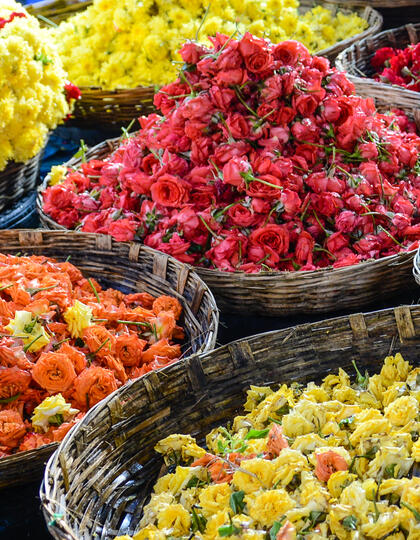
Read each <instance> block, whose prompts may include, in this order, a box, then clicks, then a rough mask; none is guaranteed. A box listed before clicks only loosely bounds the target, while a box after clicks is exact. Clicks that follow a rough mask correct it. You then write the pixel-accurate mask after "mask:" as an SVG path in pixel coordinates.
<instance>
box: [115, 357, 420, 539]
mask: <svg viewBox="0 0 420 540" xmlns="http://www.w3.org/2000/svg"><path fill="white" fill-rule="evenodd" d="M355 368H356V373H357V377H356V380H355V381H353V382H352V381H351V380H350V377H349V376H348V374H347V373H346V372H345V371H344V370H343V369H340V370H339V371H338V373H337V374H330V375H328V376H327V377H326V378H325V379H324V381H323V383H322V384H321V385H316V384H314V383H313V382H310V383H309V384H307V385H306V386H303V385H298V384H296V383H294V384H292V385H290V386H287V385H285V384H283V385H282V386H281V387H280V388H279V389H278V390H272V389H271V388H270V387H257V386H251V388H250V390H248V399H247V401H246V403H245V406H244V408H245V411H246V414H245V415H244V416H237V417H236V418H235V419H234V421H233V423H232V425H231V427H230V428H229V429H226V428H225V427H218V428H216V429H214V430H213V431H211V432H210V433H209V435H207V438H206V446H207V449H204V448H201V447H199V446H198V445H197V444H196V441H195V439H194V438H193V437H191V436H189V435H170V436H169V437H166V439H163V440H161V441H160V442H159V443H158V444H157V445H156V446H155V450H156V451H157V452H159V453H160V454H163V456H164V459H165V463H166V464H167V465H171V466H172V467H171V472H170V473H169V474H166V475H164V476H162V477H160V478H159V479H158V480H157V482H156V484H155V486H154V491H153V493H152V495H151V498H150V502H149V503H148V504H147V505H146V506H145V507H144V509H143V516H142V519H141V521H140V525H139V526H140V529H139V530H138V531H137V532H136V533H135V534H134V535H133V537H131V536H127V535H126V536H120V537H118V538H117V540H165V539H167V538H171V539H173V540H175V539H179V540H181V539H187V538H188V539H190V540H220V539H221V538H223V537H229V538H232V539H235V540H236V539H238V540H239V539H242V540H266V539H267V538H271V539H275V538H277V539H281V540H299V539H304V538H306V539H308V540H322V539H323V538H326V539H328V538H330V539H331V538H338V539H339V540H355V539H357V538H359V539H366V540H370V539H376V540H380V539H382V540H383V539H384V538H389V539H392V540H404V539H408V540H418V539H419V538H420V478H418V477H416V476H415V475H413V474H412V467H413V466H416V462H417V463H418V462H420V438H419V437H420V435H419V434H420V407H419V401H420V368H414V369H413V368H412V367H411V366H410V365H409V363H408V362H406V361H405V360H404V359H403V357H402V356H401V354H399V353H398V354H396V355H395V356H389V357H387V358H386V359H385V361H384V364H383V366H382V369H381V371H380V373H379V374H376V375H372V376H371V377H369V375H368V374H367V373H365V374H362V373H360V371H359V370H358V369H357V367H356V366H355Z"/></svg>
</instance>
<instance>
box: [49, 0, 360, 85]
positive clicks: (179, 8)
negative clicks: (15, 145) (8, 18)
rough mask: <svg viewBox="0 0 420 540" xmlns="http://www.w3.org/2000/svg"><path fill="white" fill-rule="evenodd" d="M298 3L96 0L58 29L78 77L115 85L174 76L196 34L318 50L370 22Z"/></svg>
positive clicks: (64, 52) (59, 41) (80, 80)
mask: <svg viewBox="0 0 420 540" xmlns="http://www.w3.org/2000/svg"><path fill="white" fill-rule="evenodd" d="M298 7H299V2H298V1H297V0H262V1H260V0H212V1H211V2H209V1H208V0H180V1H178V0H144V1H142V2H138V1H137V0H119V1H116V0H94V2H93V5H92V6H90V7H88V8H87V9H86V10H85V11H83V12H81V13H79V14H76V15H75V16H73V17H71V18H70V19H69V20H68V21H66V22H63V23H61V24H60V26H59V27H58V29H56V30H53V33H54V35H55V38H56V41H57V46H58V48H59V51H60V53H61V56H62V58H63V62H64V66H65V68H66V69H67V71H68V72H69V75H70V78H71V80H72V81H73V82H74V83H76V84H78V85H79V86H99V87H102V88H105V89H109V90H112V89H115V88H134V87H135V86H138V85H150V84H157V85H162V84H167V83H169V82H171V81H172V80H173V79H175V78H176V75H177V72H178V67H177V66H176V65H174V62H176V61H179V60H180V57H179V55H178V54H177V51H178V50H179V49H180V47H181V45H182V43H184V42H185V41H186V40H188V39H194V38H195V37H198V39H199V40H200V41H202V42H204V43H207V36H210V35H214V34H215V33H216V32H220V33H224V34H227V35H231V34H232V33H234V32H235V31H237V32H239V33H240V34H243V33H245V32H246V31H249V32H251V33H252V34H255V35H256V36H259V37H262V36H264V37H267V38H269V39H270V40H271V41H272V42H273V43H277V42H279V41H282V40H285V39H296V40H299V41H302V43H304V45H306V46H307V47H308V49H309V50H310V51H311V52H316V51H319V50H322V49H324V48H326V47H329V46H331V45H333V44H334V43H336V42H337V41H340V40H342V39H344V38H347V37H349V36H352V35H354V34H357V33H360V32H361V31H363V30H364V29H365V28H366V27H367V22H366V21H365V20H364V19H362V18H360V17H359V16H358V15H357V14H356V13H350V14H344V13H340V12H339V13H338V14H337V15H334V14H333V12H332V11H330V10H329V9H325V8H323V7H319V6H318V7H316V8H314V9H311V10H309V11H308V12H306V13H305V14H304V15H302V14H299V12H298Z"/></svg>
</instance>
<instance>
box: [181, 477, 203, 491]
mask: <svg viewBox="0 0 420 540" xmlns="http://www.w3.org/2000/svg"><path fill="white" fill-rule="evenodd" d="M208 483H209V482H208V480H200V479H199V478H198V477H197V476H195V475H194V476H193V477H192V478H190V480H189V481H188V483H187V485H186V486H185V487H186V489H188V488H193V487H202V486H206V485H207V484H208Z"/></svg>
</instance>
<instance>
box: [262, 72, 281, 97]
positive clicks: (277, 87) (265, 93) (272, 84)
mask: <svg viewBox="0 0 420 540" xmlns="http://www.w3.org/2000/svg"><path fill="white" fill-rule="evenodd" d="M282 90H283V84H282V79H281V76H280V75H273V76H272V77H269V78H268V79H266V80H265V84H264V88H263V89H262V91H261V97H262V98H263V99H265V100H267V101H273V100H274V99H278V98H279V97H281V95H282Z"/></svg>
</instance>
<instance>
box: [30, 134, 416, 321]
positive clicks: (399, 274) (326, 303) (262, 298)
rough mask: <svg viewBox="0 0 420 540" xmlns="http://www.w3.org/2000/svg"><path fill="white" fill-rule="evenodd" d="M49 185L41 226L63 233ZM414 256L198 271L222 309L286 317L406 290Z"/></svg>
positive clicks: (107, 149)
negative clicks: (52, 210) (302, 268)
mask: <svg viewBox="0 0 420 540" xmlns="http://www.w3.org/2000/svg"><path fill="white" fill-rule="evenodd" d="M118 143H119V139H112V140H108V141H105V142H103V143H101V144H99V145H97V146H95V147H94V148H91V149H90V150H89V151H88V152H87V153H86V158H87V159H92V158H93V159H104V158H105V157H107V156H108V155H109V154H110V153H111V152H112V151H113V150H114V149H115V148H116V147H117V146H118ZM80 163H81V161H80V159H75V158H73V159H71V160H70V161H68V162H67V163H66V166H68V167H77V166H78V165H80ZM47 185H48V176H47V177H46V179H45V181H44V184H43V185H42V186H41V187H40V192H39V194H38V198H37V209H38V213H39V216H40V221H41V224H42V226H43V227H45V228H46V229H58V230H63V231H64V230H66V229H65V228H64V227H63V226H62V225H59V224H58V223H56V222H55V221H54V220H53V219H51V218H50V217H49V216H47V215H46V214H45V213H44V212H43V210H42V191H43V190H44V189H46V187H47ZM413 257H414V251H413V252H409V253H399V254H398V255H392V256H390V257H384V258H382V259H378V260H374V261H368V262H362V263H359V264H357V265H355V266H348V267H345V268H339V269H321V270H315V271H313V272H261V273H260V274H245V273H243V272H221V271H220V270H208V269H205V268H198V267H196V268H195V271H196V272H197V274H198V275H199V276H200V277H201V278H202V279H203V280H204V281H205V282H206V283H207V285H208V286H209V287H210V289H211V290H212V292H213V294H214V295H215V297H216V301H217V305H218V306H219V309H221V311H223V312H226V313H229V312H231V313H243V314H252V313H257V314H260V315H268V316H275V317H285V316H290V315H297V314H302V313H306V314H311V313H333V312H335V311H341V310H357V309H360V308H362V307H366V306H371V305H373V304H375V303H377V302H380V301H381V300H383V299H386V298H389V297H392V295H397V294H400V293H404V292H407V291H409V290H410V289H412V287H413V285H414V280H413V277H412V275H411V269H412V265H413Z"/></svg>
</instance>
